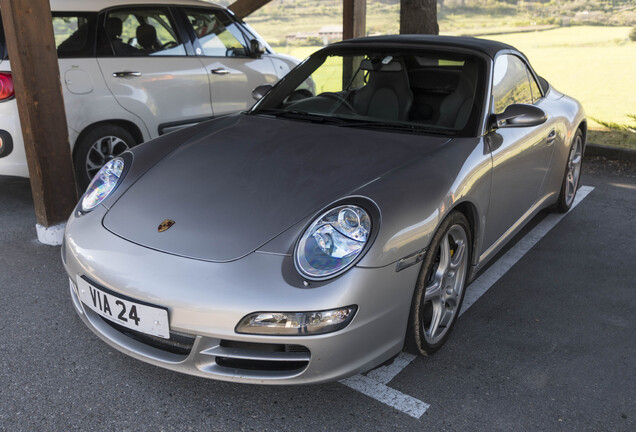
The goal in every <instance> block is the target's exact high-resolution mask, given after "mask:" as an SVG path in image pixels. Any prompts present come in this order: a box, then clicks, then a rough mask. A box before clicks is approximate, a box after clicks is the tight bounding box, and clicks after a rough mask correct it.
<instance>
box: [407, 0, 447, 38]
mask: <svg viewBox="0 0 636 432" xmlns="http://www.w3.org/2000/svg"><path fill="white" fill-rule="evenodd" d="M400 34H439V25H438V24H437V0H400Z"/></svg>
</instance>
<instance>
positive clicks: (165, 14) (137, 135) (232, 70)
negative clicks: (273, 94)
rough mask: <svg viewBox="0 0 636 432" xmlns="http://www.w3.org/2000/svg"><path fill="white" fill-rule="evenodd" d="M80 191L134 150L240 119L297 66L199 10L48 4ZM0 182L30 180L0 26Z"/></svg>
mask: <svg viewBox="0 0 636 432" xmlns="http://www.w3.org/2000/svg"><path fill="white" fill-rule="evenodd" d="M51 10H52V16H53V29H54V33H55V44H56V48H57V54H58V58H59V66H60V78H61V81H62V92H63V95H64V106H65V109H66V115H67V121H68V132H69V139H70V145H71V147H72V149H73V162H74V166H75V174H76V179H77V181H78V184H79V186H80V187H81V188H83V187H85V186H86V185H87V184H88V182H89V180H90V178H91V177H92V176H93V175H94V174H95V173H97V171H98V170H99V169H100V168H101V166H102V165H103V164H104V163H106V162H107V161H109V160H111V159H112V158H114V157H115V156H117V155H119V154H120V153H122V152H123V151H125V150H127V149H128V148H130V147H133V146H134V145H136V144H139V143H141V142H144V141H147V140H149V139H151V138H155V137H157V136H159V135H162V134H165V133H167V132H170V131H172V130H175V129H178V128H181V127H184V126H188V125H192V124H195V123H199V122H201V121H203V120H207V119H210V118H213V117H216V116H219V115H223V114H227V113H232V112H237V111H241V110H245V109H248V108H250V107H251V106H252V104H253V103H254V99H253V97H252V90H254V89H255V88H256V87H258V86H260V85H263V84H273V83H275V82H276V81H278V80H279V79H280V78H282V77H283V76H284V75H285V74H286V73H287V72H288V71H289V70H290V69H291V68H292V67H294V66H295V65H296V64H297V63H298V60H296V59H294V58H292V57H289V56H286V55H280V54H276V53H274V52H273V50H272V49H271V48H270V47H269V46H268V45H267V43H266V42H265V41H264V40H263V39H262V38H261V37H260V36H259V35H258V34H257V33H256V32H255V31H254V30H253V29H252V28H250V27H249V26H248V25H246V24H245V23H243V22H242V21H241V20H239V19H238V18H237V17H235V16H234V14H233V13H232V12H231V11H229V10H227V9H225V8H223V7H221V6H217V5H213V4H211V3H207V2H203V1H198V0H181V1H176V2H174V1H168V0H151V1H149V0H134V1H125V0H124V1H122V0H118V1H117V0H51ZM0 175H13V176H21V177H28V175H29V172H28V168H27V164H26V157H25V151H24V143H23V139H22V131H21V129H20V119H19V116H18V109H17V105H16V101H15V92H14V89H13V79H12V75H11V66H10V61H9V58H8V55H7V49H6V43H5V37H4V31H3V28H2V24H1V22H0Z"/></svg>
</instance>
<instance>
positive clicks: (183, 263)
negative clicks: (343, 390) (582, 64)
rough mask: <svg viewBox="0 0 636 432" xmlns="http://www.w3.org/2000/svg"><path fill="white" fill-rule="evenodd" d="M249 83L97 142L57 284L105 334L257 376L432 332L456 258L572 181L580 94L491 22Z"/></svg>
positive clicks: (367, 43) (459, 278)
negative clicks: (169, 128)
mask: <svg viewBox="0 0 636 432" xmlns="http://www.w3.org/2000/svg"><path fill="white" fill-rule="evenodd" d="M254 95H255V97H261V99H260V100H259V101H258V102H257V103H256V105H255V106H254V107H253V108H252V109H251V110H250V111H247V112H243V113H241V114H237V115H231V116H225V117H220V118H217V119H215V120H211V121H209V122H206V123H203V124H199V125H197V126H194V127H192V128H188V129H184V130H181V131H177V132H173V133H171V134H168V135H165V136H163V137H160V138H158V139H156V140H154V141H151V142H148V143H146V144H143V145H140V146H138V147H136V148H134V149H133V150H131V151H130V152H127V153H125V154H123V155H122V156H121V157H118V158H115V159H112V160H111V161H110V162H108V163H107V164H106V165H105V166H104V167H103V168H102V169H101V171H100V172H99V173H98V174H97V175H96V176H95V178H94V179H93V181H92V183H91V184H90V186H89V187H88V189H87V191H86V193H85V194H84V195H83V197H82V199H81V201H80V203H79V204H78V206H77V208H76V210H75V211H74V213H73V215H72V216H71V217H70V219H69V221H68V224H67V228H66V234H65V239H64V240H65V241H64V245H63V248H62V258H63V261H64V265H65V268H66V271H67V272H68V276H69V279H70V292H71V298H72V301H73V304H74V306H75V309H76V310H77V313H78V314H79V316H80V317H81V319H82V320H83V322H84V323H85V324H86V325H87V326H88V327H89V328H90V329H91V330H92V331H93V332H94V333H95V334H97V335H98V336H99V337H100V338H101V339H103V340H104V341H105V342H106V343H108V344H109V345H111V346H113V347H115V348H116V349H118V350H120V351H122V352H124V353H126V354H128V355H130V356H132V357H135V358H137V359H140V360H143V361H146V362H148V363H152V364H154V365H158V366H162V367H165V368H168V369H172V370H175V371H180V372H184V373H188V374H193V375H199V376H202V377H208V378H214V379H220V380H227V381H237V382H246V383H260V384H303V383H318V382H325V381H331V380H336V379H340V378H343V377H346V376H349V375H352V374H355V373H359V372H363V371H366V370H369V369H371V368H373V367H375V366H378V365H379V364H382V363H383V362H386V361H387V360H390V359H391V358H392V357H394V356H395V355H396V354H398V353H399V352H400V351H401V350H402V349H406V350H408V351H410V352H414V353H420V354H431V353H433V352H435V351H436V350H438V349H439V348H440V347H441V346H442V345H443V344H444V342H445V341H446V340H447V339H448V337H449V335H450V333H451V331H452V329H453V325H454V324H455V322H456V320H457V317H458V314H459V310H460V308H461V305H462V299H463V297H464V293H465V291H466V289H470V285H469V282H470V281H471V279H472V278H473V277H474V275H475V274H476V273H477V272H479V270H480V269H482V268H483V267H484V265H485V264H486V263H487V262H488V260H489V259H491V258H492V257H493V256H494V255H495V254H496V253H497V252H498V251H499V250H500V249H501V248H502V247H503V246H504V244H505V243H506V242H507V241H508V240H509V239H511V238H512V237H513V236H514V235H515V233H517V232H518V231H519V230H520V229H521V228H522V227H523V226H524V224H525V223H526V222H528V221H529V220H530V219H531V218H532V217H533V216H534V215H535V214H537V212H539V211H540V210H541V209H544V208H547V207H550V208H552V209H554V210H556V211H560V212H564V211H567V210H568V209H569V208H570V206H571V205H572V202H573V200H574V196H575V194H576V191H577V187H578V183H579V177H580V174H581V160H582V154H583V150H584V146H585V136H586V130H587V126H586V125H587V123H586V119H585V114H584V112H583V110H582V108H581V106H580V104H579V103H578V102H577V101H576V100H574V99H572V98H570V97H567V96H565V95H563V94H561V93H559V92H558V91H557V90H555V89H554V88H552V87H551V86H550V85H549V84H548V83H547V82H546V81H545V80H544V79H542V78H541V77H539V76H538V75H537V74H536V73H535V72H534V70H533V69H532V67H531V66H530V64H529V63H528V60H527V59H526V58H525V57H524V55H523V54H521V53H520V52H519V51H517V50H515V49H514V48H513V47H511V46H508V45H505V44H502V43H499V42H492V41H486V40H479V39H472V38H453V37H437V36H387V37H374V38H364V39H357V40H351V41H345V42H342V43H337V44H334V45H331V46H328V47H326V48H324V49H322V50H320V51H318V52H316V53H315V54H313V55H312V56H310V57H309V58H308V59H306V60H305V61H304V62H303V63H301V64H300V65H299V66H298V67H296V69H294V70H293V71H292V72H290V73H289V74H288V75H287V76H286V77H285V78H284V79H283V80H282V81H280V82H279V83H278V84H277V85H275V86H274V87H272V88H270V87H259V88H257V89H255V91H254ZM512 307H514V306H512Z"/></svg>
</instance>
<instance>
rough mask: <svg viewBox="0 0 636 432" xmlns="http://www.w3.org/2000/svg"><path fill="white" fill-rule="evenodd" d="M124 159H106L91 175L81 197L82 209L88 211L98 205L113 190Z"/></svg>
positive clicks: (122, 168)
mask: <svg viewBox="0 0 636 432" xmlns="http://www.w3.org/2000/svg"><path fill="white" fill-rule="evenodd" d="M124 165H125V164H124V159H123V158H121V157H118V158H115V159H113V160H111V161H108V162H107V163H106V164H105V165H104V166H103V167H102V168H101V169H100V170H99V172H98V173H97V174H96V175H95V177H93V180H92V181H91V183H90V184H89V185H88V188H87V189H86V192H85V193H84V197H83V198H82V211H83V212H85V213H86V212H89V211H91V210H93V209H94V208H95V207H97V206H98V205H100V204H101V203H102V202H103V201H104V200H105V199H106V198H108V196H109V195H110V194H111V193H112V192H113V191H114V190H115V188H116V187H117V185H118V184H119V181H120V180H121V178H122V173H123V172H124Z"/></svg>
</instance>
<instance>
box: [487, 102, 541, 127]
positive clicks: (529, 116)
mask: <svg viewBox="0 0 636 432" xmlns="http://www.w3.org/2000/svg"><path fill="white" fill-rule="evenodd" d="M547 119H548V116H547V114H546V113H545V111H543V110H542V109H541V108H537V107H536V106H534V105H527V104H512V105H508V107H507V108H506V109H505V110H504V112H502V113H501V114H495V115H494V123H495V124H494V125H493V127H494V128H495V129H496V128H504V127H528V126H538V125H540V124H542V123H545V121H546V120H547Z"/></svg>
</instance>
